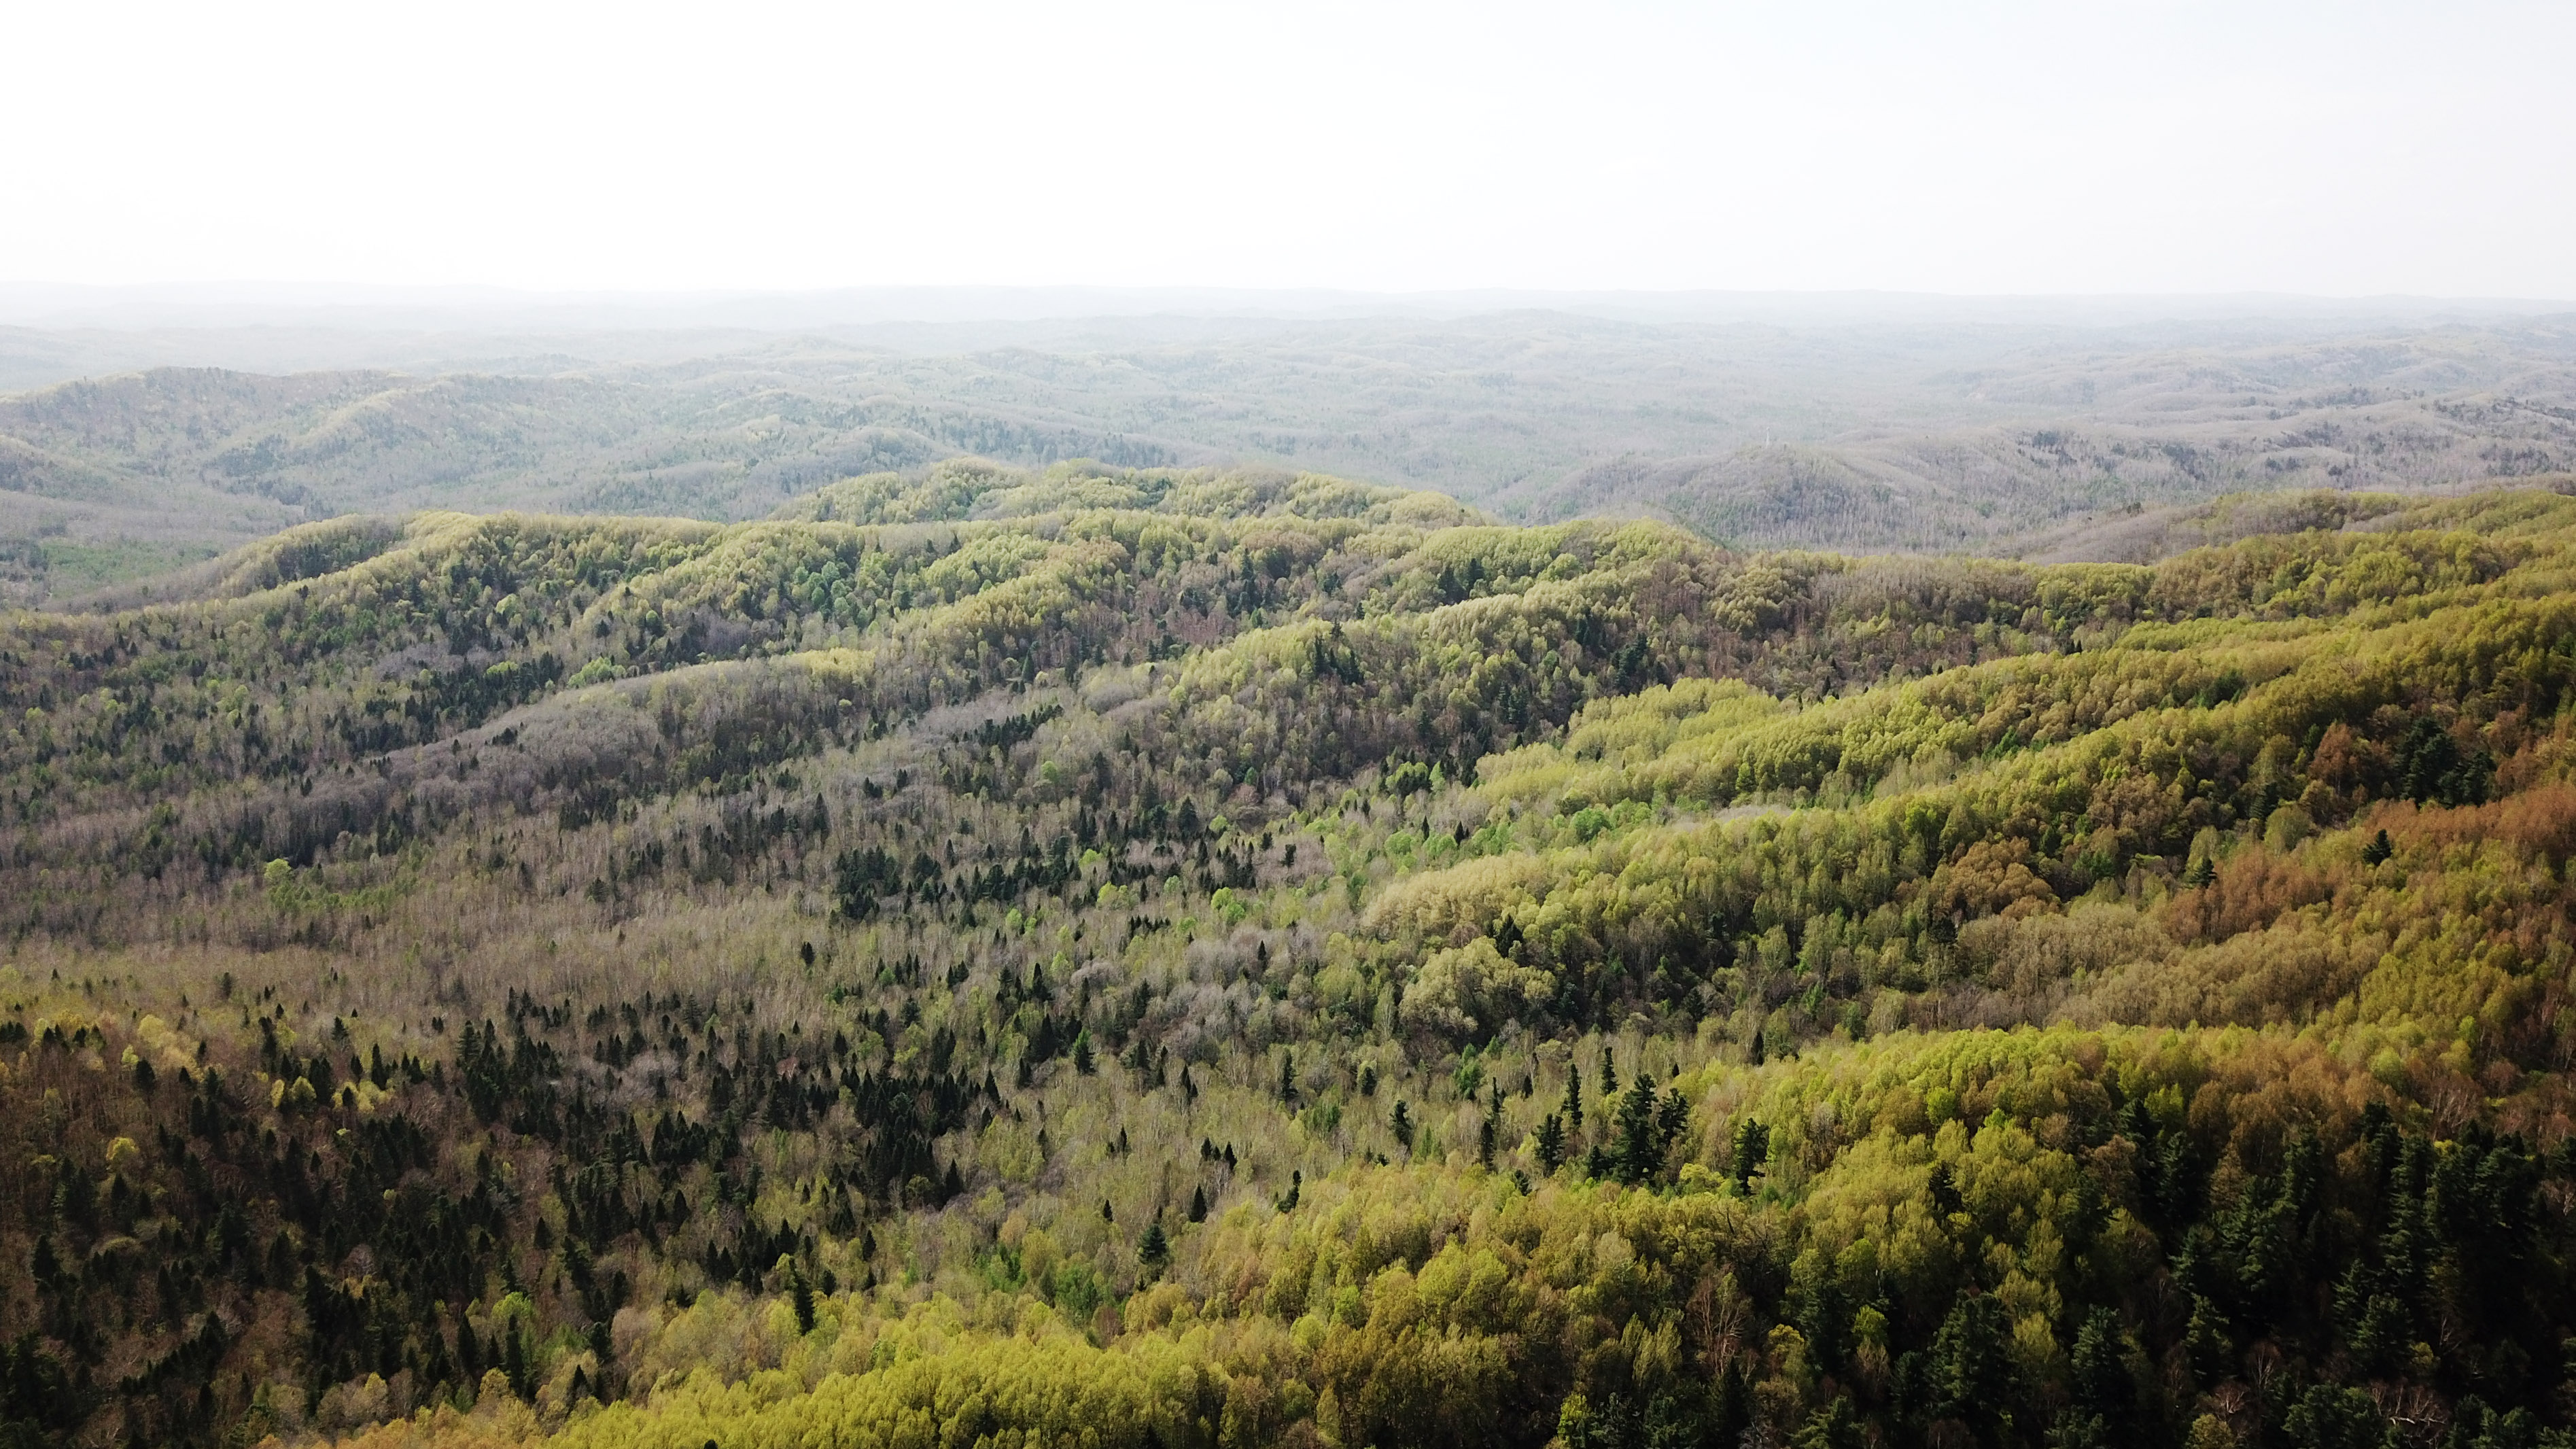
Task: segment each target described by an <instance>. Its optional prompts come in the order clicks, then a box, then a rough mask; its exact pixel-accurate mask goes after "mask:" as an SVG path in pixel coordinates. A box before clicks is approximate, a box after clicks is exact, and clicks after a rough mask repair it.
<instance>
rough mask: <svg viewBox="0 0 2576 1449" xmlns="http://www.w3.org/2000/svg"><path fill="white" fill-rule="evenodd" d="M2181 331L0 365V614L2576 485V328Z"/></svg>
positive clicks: (341, 344) (2206, 327)
mask: <svg viewBox="0 0 2576 1449" xmlns="http://www.w3.org/2000/svg"><path fill="white" fill-rule="evenodd" d="M2175 308H2176V309H2177V310H2174V311H2173V313H2172V315H2170V316H2166V317H2163V318H2162V319H2161V320H2158V319H2156V318H2154V317H2153V315H2152V314H2150V315H2149V316H2145V317H2132V318H2128V319H2116V318H2110V317H2104V316H2094V315H2091V314H2090V313H2088V312H2087V310H2086V309H2084V308H2082V307H2077V306H2072V305H2070V306H2069V307H2067V308H2064V309H2060V310H2058V311H2055V312H2051V311H2048V310H2047V309H2042V310H2041V311H2039V312H2037V313H2029V314H2026V313H2024V312H2022V311H2019V310H2016V309H2010V308H2005V309H2001V310H1992V311H1990V312H1985V313H1981V312H1978V311H1977V310H1976V309H1974V308H1973V307H1972V308H1969V309H1968V310H1966V311H1964V312H1962V313H1961V314H1959V315H1957V316H1950V317H1946V318H1944V319H1941V320H1934V319H1931V318H1908V317H1907V315H1906V314H1905V311H1904V309H1903V308H1901V307H1899V308H1892V309H1876V310H1873V309H1862V310H1860V311H1856V312H1854V313H1852V314H1851V315H1848V316H1843V315H1832V314H1819V315H1815V316H1808V317H1804V318H1799V317H1791V316H1785V315H1784V316H1782V317H1778V318H1766V319H1763V320H1754V319H1752V318H1737V319H1734V320H1717V319H1711V318H1707V317H1698V318H1694V317H1691V316H1687V315H1655V314H1651V313H1649V314H1644V315H1633V316H1602V315H1587V314H1585V313H1583V312H1580V311H1572V310H1540V309H1526V310H1509V311H1499V312H1493V313H1488V314H1484V315H1473V316H1457V317H1409V316H1359V317H1348V318H1323V317H1308V318H1291V317H1269V318H1262V317H1225V316H1204V317H1182V316H1170V317H1131V318H1114V317H1104V318H1091V319H1067V320H1061V321H1056V322H1050V323H1028V324H1020V325H1016V326H1006V325H1001V324H982V325H968V324H957V325H952V326H947V327H936V326H926V325H924V326H911V327H893V326H884V327H873V328H852V329H842V330H838V331H827V332H825V333H822V334H816V333H811V332H804V333H767V334H764V333H759V332H745V331H732V332H723V331H678V332H670V333H661V332H593V333H586V334H584V333H574V334H562V335H555V334H548V335H537V336H510V335H489V334H483V333H476V332H473V331H470V330H462V331H456V332H429V333H419V332H406V333H389V334H382V335H376V334H368V333H364V332H358V331H346V330H342V331H334V330H331V329H320V330H310V329H308V330H296V329H292V328H283V327H278V328H245V329H241V330H239V331H237V332H221V331H190V330H184V329H183V330H176V331H171V332H164V333H113V332H105V331H95V332H43V331H37V330H33V329H15V328H0V390H7V391H10V392H13V393H15V395H14V396H0V605H8V604H19V605H36V604H45V603H47V602H48V601H50V602H51V603H52V604H53V605H54V606H56V607H59V606H61V605H62V604H63V603H64V602H65V601H69V600H80V599H86V598H89V597H91V596H93V595H94V594H95V593H96V592H97V591H98V590H100V589H101V588H103V587H106V586H109V585H113V584H117V583H120V582H125V581H129V580H135V579H147V578H153V577H157V576H159V575H162V574H166V573H167V572H168V571H170V570H171V569H172V568H174V567H177V566H180V565H183V564H186V563H189V562H191V561H194V560H199V559H203V558H205V557H207V556H209V555H212V554H215V553H218V552H221V551H224V550H228V549H231V548H234V547H237V546H239V545H241V544H243V543H246V542H248V541H250V540H252V539H255V538H260V537H264V536H266V535H268V534H271V533H274V532H276V531H278V530H279V529H282V528H284V527H287V526H289V525H292V524H296V523H303V522H312V521H318V520H321V519H325V518H329V517H334V516H339V515H345V514H351V513H406V512H411V511H416V510H423V509H463V510H469V511H490V510H495V509H502V508H509V509H519V510H526V511H538V512H562V513H575V514H668V515H677V516H685V517H692V518H699V519H704V520H708V521H711V522H740V521H746V520H751V519H757V518H761V517H764V516H766V515H767V514H769V512H770V511H771V510H772V509H775V508H777V507H778V506H779V505H780V504H781V502H782V501H785V500H789V499H792V498H797V497H801V496H803V495H807V494H810V493H811V492H812V491H813V490H814V489H816V488H818V487H821V486H823V485H825V484H827V483H830V482H833V481H836V480H839V479H843V478H847V477H850V476H853V475H857V474H863V473H869V472H874V471H879V470H895V471H900V472H904V473H907V474H908V475H910V476H911V477H913V478H914V479H915V480H916V481H917V480H918V478H919V477H920V476H921V474H922V473H923V472H924V471H925V470H926V469H928V468H929V466H930V465H931V464H933V463H935V462H938V461H941V460H943V459H947V458H951V457H956V456H961V455H980V456H985V457H991V458H998V459H1003V460H1005V461H1008V462H1011V463H1013V464H1016V465H1019V466H1024V467H1036V468H1043V467H1047V466H1050V465H1052V464H1054V463H1057V462H1060V461H1064V460H1068V459H1074V458H1093V459H1099V460H1103V461H1106V462H1109V463H1112V464H1116V465H1119V466H1123V467H1133V468H1171V467H1205V466H1218V465H1225V464H1229V463H1232V462H1251V463H1260V464H1265V465H1270V466H1276V467H1282V468H1288V469H1293V470H1298V471H1316V472H1325V473H1332V474H1338V475H1342V476H1347V477H1353V478H1362V479H1369V480H1373V481H1377V482H1382V483H1389V484H1398V485H1402V486H1405V487H1411V488H1428V489H1437V490H1439V491H1441V492H1445V493H1448V494H1450V495H1451V496H1453V497H1456V498H1460V499H1463V500H1465V501H1466V502H1468V503H1470V504H1472V505H1474V506H1476V507H1478V508H1481V509H1484V510H1485V511H1487V512H1489V513H1492V514H1494V515H1495V516H1497V517H1499V518H1503V519H1506V520H1509V521H1514V522H1520V523H1546V522H1552V521H1559V520H1563V519H1566V518H1569V517H1573V516H1576V515H1602V514H1619V515H1627V516H1653V517H1661V518H1664V519H1666V520H1668V521H1673V522H1678V523H1680V524H1682V525H1683V526H1685V527H1687V528H1690V529H1693V530H1695V531H1697V532H1699V533H1701V534H1702V535H1703V536H1705V537H1708V538H1711V539H1715V540H1719V541H1721V542H1725V543H1727V544H1729V545H1731V546H1735V547H1743V548H1827V549H1838V550H1844V551H1854V552H1876V551H1880V550H1886V549H1907V550H1916V551H1929V552H1943V551H1950V550H1958V549H1974V550H1977V551H1981V552H1988V553H1993V552H1999V551H2000V552H2008V553H2013V554H2016V555H2020V556H2033V557H2037V556H2043V555H2054V554H2061V553H2064V552H2065V548H2064V545H2065V544H2066V543H2067V542H2068V540H2065V539H2060V538H2057V537H2055V536H2054V535H2053V532H2052V531H2054V530H2062V529H2067V528H2078V529H2080V528H2082V527H2083V526H2084V525H2085V524H2086V523H2087V522H2088V521H2089V522H2098V521H2100V520H2103V519H2105V518H2109V517H2117V516H2119V515H2121V514H2122V513H2123V512H2125V511H2127V510H2132V509H2137V510H2157V509H2161V508H2165V507H2170V506H2181V507H2197V506H2198V505H2201V504H2205V503H2207V502H2209V501H2210V500H2211V499H2213V498H2216V497H2218V496H2221V495H2225V494H2230V493H2236V492H2241V491H2246V490H2265V491H2277V490H2281V489H2288V488H2333V489H2337V490H2345V491H2350V490H2366V489H2379V488H2417V489H2420V488H2426V487H2433V486H2447V485H2456V484H2463V483H2469V482H2475V481H2479V480H2485V479H2495V478H2521V479H2539V480H2542V485H2543V486H2545V485H2546V480H2547V478H2548V477H2549V476H2551V475H2557V474H2568V473H2571V472H2576V328H2571V327H2570V326H2569V319H2568V318H2566V317H2563V316H2560V317H2550V316H2529V317H2516V316H2510V315H2485V316H2478V315H2474V314H2467V315H2463V316H2461V317H2458V318H2455V319H2452V320H2449V321H2442V320H2439V319H2436V318H2432V317H2425V316H2420V315H2419V316H2412V317H2409V316H2404V315H2399V314H2396V313H2389V314H2383V315H2378V316H2373V315H2370V314H2369V313H2368V312H2367V311H2366V310H2365V311H2362V312H2357V313H2355V314H2354V315H2350V316H2312V317H2302V316H2297V315H2287V316H2261V315H2236V314H2231V313H2229V312H2228V311H2227V310H2226V309H2224V308H2220V309H2219V310H2217V311H2216V312H2214V313H2212V312H2208V311H2207V309H2205V308H2204V309H2203V311H2202V313H2198V314H2196V313H2195V312H2194V310H2193V308H2192V307H2191V306H2190V305H2189V304H2183V303H2177V304H2175ZM176 363H193V364H194V365H172V364H176ZM208 364H214V365H208ZM22 389H23V390H22ZM2034 535H2041V536H2039V537H2034ZM2084 542H2085V544H2086V546H2084V547H2078V548H2077V550H2076V552H2077V553H2078V554H2081V555H2083V556H2091V557H2119V558H2128V557H2131V556H2132V555H2131V554H2130V553H2129V552H2126V551H2120V550H2116V549H2115V550H2114V551H2112V552H2107V553H2106V552H2102V551H2100V549H2099V547H2098V546H2094V545H2093V544H2092V541H2089V540H2087V541H2084ZM133 601H136V600H131V599H129V600H128V602H133Z"/></svg>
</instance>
